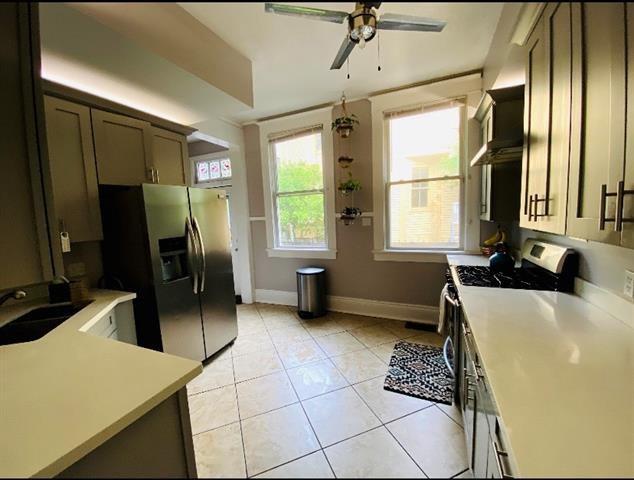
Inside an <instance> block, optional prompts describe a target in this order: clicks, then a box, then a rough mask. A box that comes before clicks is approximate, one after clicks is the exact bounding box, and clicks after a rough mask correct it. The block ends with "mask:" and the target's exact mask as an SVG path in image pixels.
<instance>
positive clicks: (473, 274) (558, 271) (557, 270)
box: [452, 239, 578, 292]
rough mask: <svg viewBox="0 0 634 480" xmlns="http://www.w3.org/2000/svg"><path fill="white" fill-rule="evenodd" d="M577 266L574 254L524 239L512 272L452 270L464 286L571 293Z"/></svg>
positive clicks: (473, 268) (465, 267)
mask: <svg viewBox="0 0 634 480" xmlns="http://www.w3.org/2000/svg"><path fill="white" fill-rule="evenodd" d="M577 263H578V262H577V254H576V253H575V252H574V251H573V250H571V249H569V248H565V247H561V246H559V245H554V244H550V243H546V242H541V241H538V240H534V239H528V240H526V242H525V243H524V247H523V248H522V266H521V267H519V268H514V269H513V271H512V272H508V273H501V272H495V271H493V270H492V269H491V268H490V267H485V266H468V265H458V266H455V267H452V269H455V272H456V274H457V277H458V280H459V282H460V284H461V285H464V286H473V287H494V288H515V289H524V290H551V291H560V292H571V291H573V289H574V277H575V275H576V274H577Z"/></svg>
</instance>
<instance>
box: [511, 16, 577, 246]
mask: <svg viewBox="0 0 634 480" xmlns="http://www.w3.org/2000/svg"><path fill="white" fill-rule="evenodd" d="M570 38H571V32H570V4H567V3H559V4H550V5H548V6H547V7H546V10H545V11H544V14H543V15H542V18H541V19H540V21H539V22H538V24H537V25H536V27H535V30H534V31H533V33H532V35H531V37H530V39H529V42H528V50H527V59H526V66H527V70H526V75H527V78H526V88H525V105H526V107H525V121H524V128H525V139H526V144H527V145H526V148H525V151H524V157H523V160H522V162H523V163H522V197H521V207H520V208H521V212H520V225H521V226H522V227H526V228H531V229H533V230H540V231H544V232H551V233H557V234H564V233H565V231H566V205H567V194H568V188H567V185H568V183H567V182H568V164H569V138H570V89H571V83H570V82H571V79H570V68H571V67H570V65H571V52H570Z"/></svg>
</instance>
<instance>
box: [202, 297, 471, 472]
mask: <svg viewBox="0 0 634 480" xmlns="http://www.w3.org/2000/svg"><path fill="white" fill-rule="evenodd" d="M256 312H257V313H258V315H259V316H260V318H261V320H262V321H263V322H264V318H263V317H262V316H261V315H260V312H259V310H257V307H256ZM295 318H297V317H295ZM372 318H374V317H372ZM387 320H389V319H387ZM298 321H299V322H300V325H301V321H300V320H298ZM335 321H336V320H335ZM376 325H378V324H373V325H367V326H365V327H355V328H353V329H346V330H343V331H342V332H331V333H329V334H326V335H321V336H319V337H313V336H312V334H311V333H310V331H308V333H309V334H310V335H311V337H312V338H313V340H315V343H316V344H317V347H318V348H319V349H320V350H321V351H322V352H323V353H324V354H325V355H326V358H322V359H319V360H314V361H311V362H307V363H305V364H302V365H299V366H295V367H292V368H287V367H286V366H285V364H284V362H283V361H282V359H281V357H280V355H279V351H278V350H277V346H276V345H275V343H274V342H273V341H272V337H271V335H270V331H269V327H267V326H266V323H265V325H264V326H265V332H266V334H267V335H268V336H269V339H271V342H272V343H273V347H274V350H275V353H276V355H277V356H278V358H279V360H280V363H281V364H282V366H283V368H282V369H281V370H277V371H275V372H269V373H266V374H264V375H260V376H257V377H253V378H249V379H245V380H241V381H240V382H235V366H234V363H233V359H234V358H235V357H234V356H233V351H232V352H231V354H232V355H231V360H232V367H233V368H234V385H237V384H238V383H243V382H246V381H249V380H254V379H256V378H262V377H265V376H268V375H274V374H277V373H279V372H280V371H284V373H285V374H286V377H287V379H288V381H289V383H290V385H291V388H293V391H294V393H295V395H296V397H297V399H298V401H297V402H294V403H291V404H288V405H283V406H281V407H277V408H274V409H271V410H268V411H266V412H261V413H258V414H257V415H253V416H251V417H247V418H254V417H256V416H259V415H265V414H267V413H271V412H274V411H276V410H280V409H282V408H285V407H288V406H291V405H295V404H296V403H299V404H300V406H301V408H302V410H303V411H304V415H305V416H306V418H307V420H308V423H309V425H310V426H311V429H312V430H313V434H314V435H315V438H316V439H317V442H318V443H319V445H320V447H321V448H320V449H319V450H315V451H312V452H309V453H307V454H305V455H301V456H299V457H297V458H294V459H292V460H289V461H287V462H284V463H281V464H279V465H276V466H275V467H272V468H270V469H267V470H264V471H262V472H258V474H257V475H256V477H257V476H258V475H261V474H263V473H265V472H268V471H271V470H274V469H275V468H278V467H280V466H282V465H286V464H288V463H291V462H294V461H296V460H299V459H301V458H304V457H306V456H308V455H312V454H313V453H316V452H318V451H321V452H323V454H324V457H325V458H326V461H327V462H328V465H329V466H330V469H331V470H332V472H333V475H335V477H336V474H335V472H334V469H333V468H332V465H331V464H330V460H329V459H328V456H327V455H326V452H325V450H326V448H330V447H332V446H333V445H337V444H339V443H341V442H345V441H347V440H350V439H352V438H355V437H357V436H359V435H363V434H365V433H368V432H370V431H372V430H376V429H378V428H381V427H385V429H386V430H387V431H388V432H389V434H390V435H391V436H392V437H393V438H394V440H395V441H396V442H397V443H398V445H399V446H400V447H401V448H402V449H403V451H404V452H405V453H406V454H407V456H408V457H409V458H410V459H411V460H412V461H413V462H414V464H415V465H416V466H417V467H418V468H419V469H420V470H421V472H422V473H423V475H425V476H427V474H426V473H425V471H424V470H423V469H422V468H421V466H420V465H418V463H417V462H416V461H415V460H414V458H412V456H411V455H410V453H409V452H408V451H407V450H406V449H405V448H404V447H403V445H401V443H400V442H399V441H398V439H397V438H396V437H395V436H394V435H393V434H392V432H391V431H390V429H389V428H387V425H388V424H390V423H393V422H396V421H398V420H401V419H403V418H405V417H407V416H409V415H413V414H415V413H418V412H420V411H422V410H425V409H427V408H430V407H436V408H437V409H438V410H439V411H440V412H441V413H443V414H444V415H445V416H447V417H448V418H449V419H450V420H451V421H453V422H454V423H456V424H458V426H460V427H461V428H462V425H460V424H459V423H458V422H456V420H454V419H453V418H452V417H451V416H450V415H449V414H447V413H446V412H445V411H444V410H442V409H441V408H440V407H438V406H437V405H436V403H435V402H430V404H429V405H427V406H426V407H422V408H420V409H417V410H415V411H412V412H409V413H407V414H405V415H402V416H400V417H398V418H395V419H392V420H390V421H389V422H387V423H383V421H382V420H381V419H380V418H379V416H378V415H377V414H376V413H375V412H374V410H372V408H371V407H370V405H369V404H368V403H367V402H366V401H365V399H364V398H363V397H362V396H361V395H360V394H359V392H357V390H356V389H355V388H354V386H355V385H359V384H361V383H364V382H367V381H370V380H374V379H376V378H380V377H382V376H383V374H382V375H377V376H375V377H372V378H368V379H364V380H361V381H359V382H355V383H350V382H349V381H348V379H347V378H346V377H345V375H343V372H341V370H340V369H339V367H337V365H336V364H335V363H334V362H333V361H332V358H334V357H339V356H342V355H347V354H349V353H354V352H359V351H362V350H368V351H370V353H372V354H373V355H374V356H375V357H376V358H378V359H379V360H380V361H381V363H383V364H385V365H388V364H387V363H386V362H385V361H383V359H381V358H380V357H379V356H378V355H377V354H376V353H375V352H373V351H372V348H376V347H378V346H381V345H386V344H388V343H392V342H398V341H400V340H404V339H405V338H411V337H405V338H398V339H396V340H390V341H388V342H385V343H380V344H377V345H373V346H370V347H368V346H367V345H365V344H363V343H362V342H361V343H362V345H363V346H364V348H363V349H360V350H353V351H350V352H346V353H342V354H337V355H329V354H328V353H327V352H326V351H325V350H324V349H323V348H322V347H321V345H319V343H318V342H317V341H316V339H317V338H322V337H326V336H329V335H335V334H337V333H343V332H351V330H356V329H359V328H368V327H371V326H376ZM288 326H293V325H286V326H282V327H276V328H273V329H272V330H276V329H280V328H286V327H288ZM302 327H303V325H302ZM303 328H305V327H303ZM390 333H391V332H390ZM416 335H418V334H415V335H412V336H416ZM395 336H398V335H395ZM353 337H354V335H353ZM355 338H356V337H355ZM357 340H358V339H357ZM359 341H360V340H359ZM300 342H301V341H300ZM300 342H289V343H300ZM251 353H256V352H249V353H244V354H240V355H236V357H239V356H244V355H249V354H251ZM325 360H329V361H330V363H331V364H332V365H333V366H334V368H335V369H336V370H337V371H338V372H339V374H340V375H341V376H342V377H343V378H344V379H345V380H346V382H347V383H348V385H346V386H344V387H340V388H337V389H334V390H330V391H328V392H325V393H321V394H318V395H314V396H312V397H308V398H305V399H300V397H299V395H298V394H297V390H296V389H295V386H294V385H293V382H292V381H291V380H290V377H289V375H288V370H293V369H295V368H300V367H305V366H309V365H311V364H314V363H319V362H323V361H325ZM225 386H228V385H225ZM348 387H352V389H353V391H354V392H355V394H356V395H357V396H358V397H359V398H360V399H361V401H362V402H363V403H364V404H365V405H366V406H367V407H368V408H369V409H370V411H371V412H372V414H374V415H375V416H376V417H377V419H378V420H379V422H380V423H381V424H380V425H378V426H377V427H373V428H371V429H369V430H365V431H363V432H360V433H357V434H355V435H352V436H351V437H348V438H344V439H342V440H339V441H337V442H334V443H333V444H330V445H328V446H327V447H323V446H322V445H321V441H320V440H319V437H317V434H316V432H315V430H314V427H313V425H312V423H311V422H310V418H309V417H308V414H307V413H306V410H305V409H304V406H303V402H304V401H307V400H311V399H313V398H317V397H320V396H323V395H327V394H329V393H333V392H336V391H339V390H343V389H345V388H348ZM218 388H223V387H216V388H213V389H209V390H206V391H210V390H215V389H218ZM200 393H204V392H198V393H196V394H193V395H198V394H200ZM236 403H237V404H238V417H239V420H238V422H239V423H240V434H241V439H242V448H243V454H244V461H245V471H246V474H247V476H248V469H247V464H246V449H245V448H244V435H243V433H242V421H243V420H246V419H247V418H245V419H242V417H241V415H240V402H239V400H238V390H237V388H236ZM233 423H235V422H231V423H229V424H227V425H231V424H233ZM227 425H223V426H227ZM216 428H222V426H221V427H214V428H213V429H209V430H205V431H203V432H199V433H198V434H196V435H200V434H201V433H205V432H209V431H211V430H215V429H216ZM467 470H468V469H467ZM465 471H466V470H464V471H462V472H458V473H456V474H455V475H454V476H457V475H460V474H462V473H464V472H465ZM250 478H252V477H250Z"/></svg>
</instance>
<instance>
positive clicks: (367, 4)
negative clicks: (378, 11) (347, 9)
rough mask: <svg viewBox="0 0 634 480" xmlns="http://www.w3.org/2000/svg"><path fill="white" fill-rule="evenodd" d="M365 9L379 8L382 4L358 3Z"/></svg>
mask: <svg viewBox="0 0 634 480" xmlns="http://www.w3.org/2000/svg"><path fill="white" fill-rule="evenodd" d="M359 3H361V4H363V6H365V7H367V8H379V7H380V6H381V3H383V2H359Z"/></svg>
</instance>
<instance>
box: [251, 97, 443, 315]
mask: <svg viewBox="0 0 634 480" xmlns="http://www.w3.org/2000/svg"><path fill="white" fill-rule="evenodd" d="M347 109H348V113H354V114H356V115H357V117H358V118H359V121H360V122H361V123H360V125H359V126H358V127H356V128H355V131H354V132H353V133H352V135H351V136H350V137H349V138H348V139H345V140H344V139H339V137H338V136H335V137H334V145H333V147H334V148H333V149H334V158H335V182H339V179H340V178H341V169H340V168H339V166H338V164H336V159H337V158H338V157H339V156H340V155H343V154H345V155H350V156H352V157H353V158H354V159H355V160H354V162H353V164H352V167H351V168H352V171H353V174H354V177H355V178H357V179H358V180H360V181H361V185H362V190H361V191H360V192H357V193H355V200H354V203H355V206H357V207H360V208H361V209H362V210H363V211H364V212H370V211H371V210H372V118H371V110H370V102H369V101H368V100H359V101H356V102H352V103H350V104H348V105H347ZM340 115H341V107H340V106H337V107H335V108H334V109H333V113H332V116H333V119H334V118H336V117H337V116H340ZM244 141H245V154H246V162H247V182H248V191H249V209H250V215H251V217H263V216H264V196H263V188H262V168H261V156H260V146H259V141H260V140H259V128H258V126H257V125H248V126H246V127H245V128H244ZM344 203H345V201H344V198H343V197H342V196H341V195H340V194H339V193H337V196H336V207H337V211H340V210H341V209H342V208H343V206H344ZM336 231H337V250H338V253H337V259H336V260H307V259H289V258H271V257H269V256H268V254H267V252H266V226H265V222H264V221H261V220H258V221H252V222H251V235H252V242H253V265H254V270H255V272H254V277H255V288H256V289H264V290H282V291H296V284H295V282H296V280H295V270H296V269H297V268H299V267H303V266H307V265H314V266H321V267H324V268H326V270H327V272H328V276H327V280H328V294H329V295H335V296H342V297H352V298H366V299H371V300H380V301H387V302H399V303H409V304H419V305H432V306H436V305H438V297H439V295H440V290H441V289H442V286H443V285H444V283H445V280H444V272H445V269H446V268H447V266H446V264H443V263H410V262H378V261H375V260H374V259H373V255H372V249H373V240H372V239H373V230H372V226H371V225H370V226H363V225H362V224H361V221H360V220H357V221H356V222H355V224H354V225H349V226H345V225H343V224H342V223H341V222H340V221H337V230H336Z"/></svg>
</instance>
